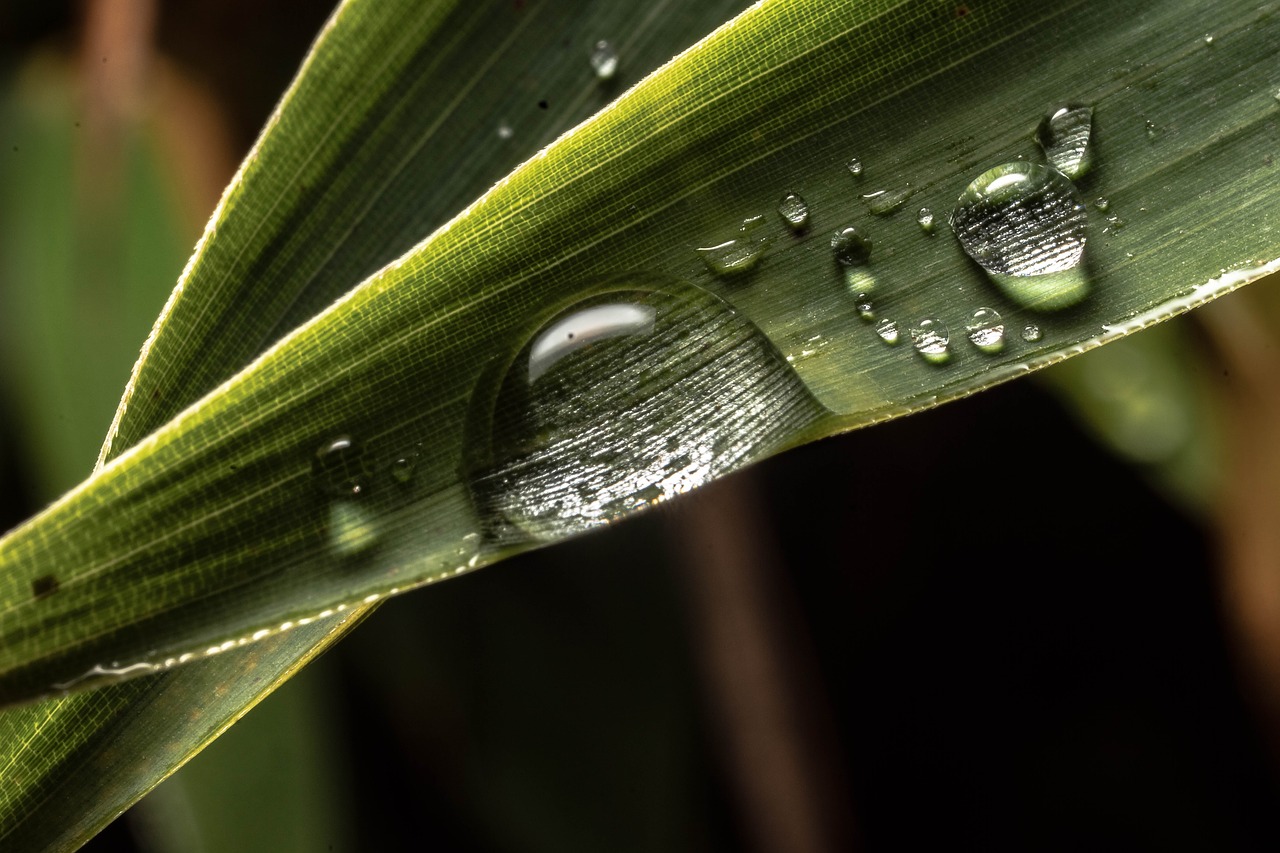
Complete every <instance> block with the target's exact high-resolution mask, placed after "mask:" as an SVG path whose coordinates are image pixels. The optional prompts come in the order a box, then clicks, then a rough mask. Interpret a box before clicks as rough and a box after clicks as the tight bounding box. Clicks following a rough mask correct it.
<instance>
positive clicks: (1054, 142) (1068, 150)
mask: <svg viewBox="0 0 1280 853" xmlns="http://www.w3.org/2000/svg"><path fill="white" fill-rule="evenodd" d="M1092 133H1093V108H1092V107H1087V106H1084V105H1083V104H1065V105H1063V106H1061V107H1057V108H1056V109H1054V110H1051V111H1050V112H1049V113H1048V114H1047V115H1046V116H1045V117H1044V118H1043V119H1041V120H1040V126H1039V127H1038V128H1037V129H1036V141H1037V142H1039V143H1040V147H1041V148H1043V149H1044V155H1045V157H1046V158H1048V160H1049V163H1050V165H1052V166H1053V167H1054V168H1055V169H1057V170H1058V171H1059V172H1061V173H1062V174H1064V175H1066V176H1067V177H1068V178H1072V179H1074V178H1078V177H1080V176H1081V175H1083V174H1084V173H1085V172H1087V171H1089V168H1090V166H1092V165H1093V149H1092V147H1091V145H1090V135H1091V134H1092Z"/></svg>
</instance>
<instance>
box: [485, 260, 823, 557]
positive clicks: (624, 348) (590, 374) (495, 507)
mask: <svg viewBox="0 0 1280 853" xmlns="http://www.w3.org/2000/svg"><path fill="white" fill-rule="evenodd" d="M570 333H572V334H570ZM480 396H483V397H484V398H485V399H486V400H488V401H490V402H489V403H487V404H486V405H485V407H484V411H485V413H486V414H485V415H484V417H483V418H481V419H479V420H476V421H475V422H474V427H473V429H472V431H470V432H469V434H468V448H469V451H468V455H467V459H468V463H467V468H468V478H469V483H470V485H471V491H472V495H473V498H474V500H475V503H476V509H477V511H478V512H479V514H480V517H482V518H485V519H487V520H488V523H489V527H490V532H491V534H492V535H493V536H495V537H499V538H502V537H506V538H510V539H513V540H520V539H534V540H552V539H558V538H561V537H563V536H565V535H569V534H572V533H577V532H581V531H584V530H587V529H590V528H592V527H597V526H600V525H604V524H607V523H609V522H611V521H613V520H614V519H616V518H619V517H620V516H622V515H625V514H627V513H629V512H631V511H633V510H635V509H637V508H641V507H644V506H648V505H650V504H653V503H658V502H661V501H665V500H668V499H670V498H672V497H675V496H676V495H679V494H681V493H683V492H687V491H689V490H690V489H693V488H695V487H697V486H699V485H701V484H703V483H705V482H707V481H708V480H710V479H712V478H714V477H717V476H719V475H721V474H724V473H727V472H728V471H731V470H734V469H736V468H739V467H741V466H742V465H745V464H746V463H748V462H750V461H752V460H754V459H756V458H759V457H760V456H761V455H763V454H766V453H768V452H770V451H771V450H773V449H775V448H777V447H779V446H781V445H782V444H784V443H785V442H786V441H787V440H788V438H789V437H790V436H791V435H793V434H794V431H795V430H796V429H798V428H802V427H803V426H806V425H807V424H809V423H812V422H813V420H814V419H816V418H817V417H819V416H820V415H821V413H822V412H823V411H825V410H824V409H823V408H822V407H821V405H820V404H819V403H818V402H817V401H816V400H815V399H814V398H813V397H812V395H811V394H809V392H808V390H807V389H806V388H805V386H804V384H803V382H801V381H800V378H799V376H798V375H797V374H796V373H795V371H794V370H792V368H791V367H790V366H789V365H788V364H787V362H786V360H785V358H784V357H783V356H782V355H781V354H780V353H779V352H778V351H777V349H776V348H775V347H774V346H773V344H772V343H771V342H770V341H769V339H768V338H766V337H765V336H764V335H763V334H762V333H761V332H760V331H759V330H758V329H757V328H756V327H755V326H753V325H752V324H751V323H750V322H748V321H747V320H745V319H744V318H743V317H742V315H741V314H739V313H737V312H735V311H734V310H733V309H732V308H731V307H730V306H729V305H728V304H727V303H726V302H724V301H723V300H721V299H719V298H718V297H715V296H713V295H712V294H710V293H708V292H706V291H704V290H702V289H700V288H695V287H691V286H690V285H687V284H684V283H682V282H679V281H674V280H671V279H663V278H658V277H655V276H632V277H629V278H626V279H619V280H618V281H617V284H615V285H613V289H611V290H607V291H604V292H601V293H598V294H597V295H595V296H592V297H588V298H587V299H585V300H583V301H582V302H580V303H579V304H577V305H575V306H574V307H572V308H570V309H568V310H567V311H564V312H562V313H560V314H559V315H557V316H555V317H554V318H552V319H551V320H550V321H549V322H547V323H546V324H545V325H544V326H543V327H542V328H541V329H540V330H539V331H538V332H536V333H535V334H534V335H533V337H532V340H531V341H530V343H529V344H527V345H526V347H525V348H524V349H523V350H522V351H521V353H520V354H519V355H518V356H517V357H516V359H515V361H514V362H513V363H512V366H511V368H510V369H509V370H508V372H507V373H506V375H505V376H504V377H502V378H501V380H500V384H499V385H498V387H497V388H496V389H495V390H494V391H493V393H492V394H489V393H488V392H486V393H484V394H482V395H480Z"/></svg>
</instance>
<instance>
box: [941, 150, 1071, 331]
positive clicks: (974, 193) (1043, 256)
mask: <svg viewBox="0 0 1280 853" xmlns="http://www.w3.org/2000/svg"><path fill="white" fill-rule="evenodd" d="M1088 228H1089V217H1088V211H1087V210H1086V207H1085V203H1084V201H1083V200H1082V199H1081V198H1080V193H1079V192H1078V191H1077V190H1076V188H1075V185H1074V184H1072V183H1071V181H1069V180H1067V178H1066V176H1064V175H1063V174H1062V173H1061V172H1059V171H1058V170H1057V169H1054V168H1051V167H1049V166H1042V165H1040V164H1037V163H1024V162H1016V163H1005V164H1003V165H1001V166H996V167H995V168H994V169H989V170H987V171H986V172H983V173H982V174H981V175H979V176H978V177H977V178H975V179H974V181H973V182H972V183H970V184H969V186H968V187H966V188H965V191H964V192H963V193H961V195H960V198H959V199H958V200H957V201H956V206H955V209H954V210H953V211H952V212H951V229H952V230H953V231H954V232H955V234H956V238H957V239H958V240H959V241H960V245H961V247H962V248H963V249H964V251H965V253H966V254H967V255H968V256H969V257H970V258H972V259H973V260H974V261H975V262H977V263H978V265H979V266H981V267H982V268H983V269H984V270H985V271H986V273H987V275H988V277H990V278H991V280H992V281H993V282H994V283H995V284H996V285H997V286H998V287H1000V289H1001V290H1002V291H1003V292H1004V293H1005V295H1006V296H1008V297H1009V298H1010V299H1012V300H1014V301H1015V302H1017V303H1018V304H1020V305H1022V306H1024V307H1026V308H1031V309H1035V310H1039V311H1051V310H1056V309H1060V308H1065V307H1067V306H1069V305H1074V304H1076V303H1077V302H1079V301H1080V300H1081V299H1083V298H1084V297H1085V296H1086V295H1087V293H1088V281H1087V279H1086V278H1085V275H1084V272H1083V270H1082V269H1081V260H1082V258H1083V255H1084V246H1085V239H1086V236H1087V234H1088Z"/></svg>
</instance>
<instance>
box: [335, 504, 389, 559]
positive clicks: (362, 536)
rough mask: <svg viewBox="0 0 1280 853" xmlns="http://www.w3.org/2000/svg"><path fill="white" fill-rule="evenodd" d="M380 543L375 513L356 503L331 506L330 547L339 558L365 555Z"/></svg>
mask: <svg viewBox="0 0 1280 853" xmlns="http://www.w3.org/2000/svg"><path fill="white" fill-rule="evenodd" d="M377 542H378V527H377V523H376V522H375V520H374V517H373V513H372V512H370V511H369V510H368V509H366V508H365V507H363V506H361V505H360V504H358V503H356V502H355V501H349V500H348V501H334V502H333V503H332V504H330V505H329V545H330V547H332V548H333V550H334V552H336V553H337V555H338V556H339V557H354V556H356V555H357V554H363V553H364V552H365V551H368V550H369V549H370V548H372V547H373V546H374V545H376V544H377Z"/></svg>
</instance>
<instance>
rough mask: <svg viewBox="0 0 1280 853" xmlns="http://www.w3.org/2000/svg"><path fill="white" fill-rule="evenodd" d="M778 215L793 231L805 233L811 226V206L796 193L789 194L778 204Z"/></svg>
mask: <svg viewBox="0 0 1280 853" xmlns="http://www.w3.org/2000/svg"><path fill="white" fill-rule="evenodd" d="M778 215H779V216H781V217H782V221H783V222H785V223H787V227H788V228H790V229H791V230H792V231H803V230H804V228H805V226H806V225H808V224H809V205H808V204H806V203H805V200H804V199H803V198H801V197H800V196H798V195H796V194H795V193H787V194H786V195H784V196H783V197H782V201H780V202H778Z"/></svg>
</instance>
